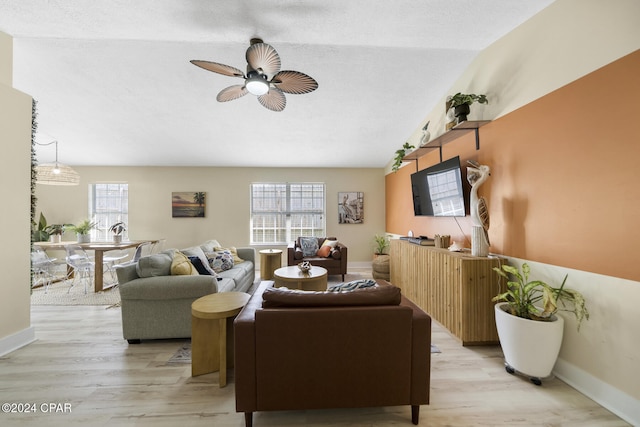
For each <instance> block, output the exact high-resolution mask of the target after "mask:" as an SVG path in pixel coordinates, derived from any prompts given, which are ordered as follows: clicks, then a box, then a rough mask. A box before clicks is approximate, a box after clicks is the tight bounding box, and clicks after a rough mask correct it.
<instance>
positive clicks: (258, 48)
mask: <svg viewBox="0 0 640 427" xmlns="http://www.w3.org/2000/svg"><path fill="white" fill-rule="evenodd" d="M246 57H247V63H248V64H249V67H250V68H251V69H253V70H256V71H259V72H261V73H262V74H267V75H269V76H273V75H274V74H276V73H277V72H278V71H280V65H281V63H280V55H278V52H276V50H275V49H274V48H273V46H271V45H269V44H267V43H256V44H253V45H251V46H249V49H247V54H246Z"/></svg>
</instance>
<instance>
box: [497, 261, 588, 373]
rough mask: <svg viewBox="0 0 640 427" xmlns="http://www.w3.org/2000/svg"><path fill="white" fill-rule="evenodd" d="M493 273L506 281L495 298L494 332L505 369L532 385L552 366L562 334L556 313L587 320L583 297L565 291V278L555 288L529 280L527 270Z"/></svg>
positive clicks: (507, 268)
mask: <svg viewBox="0 0 640 427" xmlns="http://www.w3.org/2000/svg"><path fill="white" fill-rule="evenodd" d="M494 270H495V271H496V272H497V273H498V274H499V275H500V276H501V277H503V278H505V279H506V280H507V291H506V292H503V293H500V294H498V295H496V296H495V297H494V298H493V301H498V304H496V306H495V310H494V311H495V316H496V328H497V329H498V336H499V338H500V345H501V346H502V351H503V353H504V359H505V369H506V370H507V372H508V373H510V374H513V373H515V372H516V371H518V372H520V373H522V374H525V375H527V376H529V377H530V379H531V381H532V382H533V383H534V384H536V385H540V384H542V381H541V378H544V377H548V376H549V375H550V374H551V370H552V369H553V366H554V365H555V363H556V359H557V358H558V354H559V353H560V346H561V345H562V337H563V332H564V319H563V318H562V317H561V316H556V315H555V314H556V313H557V312H558V311H566V312H571V313H573V314H574V315H575V318H576V320H577V321H578V330H580V325H581V324H582V321H583V320H584V319H589V311H588V310H587V307H586V302H585V299H584V296H583V295H582V294H581V293H580V292H578V291H576V290H574V289H569V288H567V287H566V286H565V285H566V282H567V277H568V276H567V275H565V277H564V280H563V281H562V284H561V285H560V286H559V287H556V286H552V285H549V284H548V283H546V282H543V281H542V280H529V276H530V273H531V269H530V267H529V265H528V264H526V263H525V264H523V265H522V271H520V270H519V269H518V268H516V267H513V266H510V265H506V264H505V265H502V268H498V267H496V268H494Z"/></svg>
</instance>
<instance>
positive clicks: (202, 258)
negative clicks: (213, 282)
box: [180, 246, 216, 276]
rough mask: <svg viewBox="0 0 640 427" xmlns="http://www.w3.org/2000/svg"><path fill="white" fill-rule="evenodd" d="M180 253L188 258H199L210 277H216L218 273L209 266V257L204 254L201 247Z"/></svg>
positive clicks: (187, 249) (194, 247) (193, 247)
mask: <svg viewBox="0 0 640 427" xmlns="http://www.w3.org/2000/svg"><path fill="white" fill-rule="evenodd" d="M180 252H182V253H183V254H185V255H186V256H187V257H190V256H197V257H198V258H200V261H202V265H203V266H204V268H205V269H206V270H207V271H208V272H209V274H210V275H212V276H215V275H216V272H215V271H214V270H213V269H212V268H211V266H210V265H209V260H208V259H207V256H206V255H205V254H204V251H203V250H202V248H201V247H200V246H192V247H190V248H186V249H182V250H181V251H180Z"/></svg>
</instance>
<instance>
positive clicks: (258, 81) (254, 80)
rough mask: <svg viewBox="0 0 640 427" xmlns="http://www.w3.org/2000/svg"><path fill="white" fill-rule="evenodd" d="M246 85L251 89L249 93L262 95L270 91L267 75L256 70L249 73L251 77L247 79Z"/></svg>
mask: <svg viewBox="0 0 640 427" xmlns="http://www.w3.org/2000/svg"><path fill="white" fill-rule="evenodd" d="M245 87H246V88H247V90H248V91H249V93H251V94H253V95H256V96H260V95H264V94H265V93H267V92H269V82H268V81H267V77H266V76H265V75H264V74H259V73H256V72H251V73H249V77H247V80H246V81H245Z"/></svg>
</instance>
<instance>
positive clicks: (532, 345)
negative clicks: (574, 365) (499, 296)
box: [495, 302, 564, 385]
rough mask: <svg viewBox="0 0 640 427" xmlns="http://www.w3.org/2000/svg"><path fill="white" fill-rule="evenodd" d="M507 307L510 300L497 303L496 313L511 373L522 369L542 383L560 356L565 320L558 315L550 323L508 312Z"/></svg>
mask: <svg viewBox="0 0 640 427" xmlns="http://www.w3.org/2000/svg"><path fill="white" fill-rule="evenodd" d="M505 306H508V304H507V303H506V302H503V303H498V304H496V305H495V316H496V328H497V329H498V337H499V338H500V346H501V347H502V352H503V353H504V360H505V363H506V369H507V372H509V373H514V371H518V372H520V373H522V374H524V375H527V376H529V377H531V381H532V382H533V383H534V384H537V385H540V384H541V382H540V379H541V378H545V377H548V376H549V375H551V371H552V370H553V366H554V365H555V363H556V360H557V359H558V354H559V353H560V346H561V345H562V336H563V332H564V319H563V318H562V317H560V316H555V315H554V316H553V320H552V321H549V322H544V321H538V320H529V319H523V318H521V317H517V316H514V315H512V314H510V313H508V312H506V311H505V309H504V308H505Z"/></svg>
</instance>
